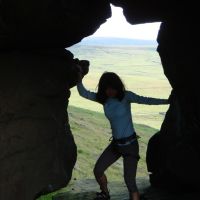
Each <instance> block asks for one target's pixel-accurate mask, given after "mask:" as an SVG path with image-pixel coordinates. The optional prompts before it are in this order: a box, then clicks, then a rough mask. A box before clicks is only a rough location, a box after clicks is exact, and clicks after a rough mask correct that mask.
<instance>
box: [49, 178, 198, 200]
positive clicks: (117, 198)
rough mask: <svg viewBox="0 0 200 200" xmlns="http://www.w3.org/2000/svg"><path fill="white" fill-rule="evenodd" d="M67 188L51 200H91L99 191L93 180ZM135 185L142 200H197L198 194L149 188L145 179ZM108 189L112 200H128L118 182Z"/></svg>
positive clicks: (111, 183)
mask: <svg viewBox="0 0 200 200" xmlns="http://www.w3.org/2000/svg"><path fill="white" fill-rule="evenodd" d="M74 182H75V183H74V184H73V185H71V186H69V188H68V191H66V192H61V193H58V194H57V195H55V196H54V197H53V198H52V200H82V199H84V200H91V199H93V198H94V197H95V193H96V191H99V188H98V186H97V183H96V182H95V181H94V180H84V181H74ZM137 184H138V187H139V191H140V193H141V195H142V196H143V197H145V199H144V200H188V199H192V200H194V199H199V198H198V194H197V193H194V192H185V193H177V192H175V191H168V190H164V189H157V188H154V187H151V186H150V183H149V181H148V179H147V178H141V177H140V178H138V179H137ZM109 189H110V194H111V199H112V200H129V195H128V191H127V189H126V186H125V185H124V184H123V183H120V182H110V183H109Z"/></svg>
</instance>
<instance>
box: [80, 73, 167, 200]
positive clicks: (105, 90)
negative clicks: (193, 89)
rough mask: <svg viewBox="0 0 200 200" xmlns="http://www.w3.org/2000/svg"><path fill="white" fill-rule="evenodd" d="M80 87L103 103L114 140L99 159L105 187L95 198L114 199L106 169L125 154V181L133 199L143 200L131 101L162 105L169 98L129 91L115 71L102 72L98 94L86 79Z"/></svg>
mask: <svg viewBox="0 0 200 200" xmlns="http://www.w3.org/2000/svg"><path fill="white" fill-rule="evenodd" d="M80 79H81V78H80ZM77 89H78V92H79V94H80V95H81V96H82V97H84V98H86V99H89V100H92V101H95V102H98V103H100V104H102V105H103V108H104V112H105V115H106V117H107V118H108V120H109V122H110V124H111V129H112V136H113V139H112V141H111V143H110V144H109V145H108V147H107V148H106V149H105V150H104V152H103V153H102V154H101V156H100V157H99V159H98V160H97V162H96V165H95V168H94V175H95V178H96V180H97V182H98V184H99V185H100V190H101V192H99V193H97V196H96V198H95V199H96V200H106V199H110V195H109V190H108V187H107V178H106V175H105V173H104V172H105V171H106V169H107V168H108V167H109V166H111V165H112V164H113V163H114V162H115V161H117V160H118V159H119V158H120V157H121V156H122V157H123V163H124V180H125V183H126V185H127V188H128V191H129V193H130V199H131V200H139V199H140V197H139V192H138V188H137V185H136V171H137V164H138V160H139V146H138V141H137V137H136V132H135V129H134V126H133V122H132V115H131V105H130V104H131V103H139V104H148V105H160V104H168V100H166V99H156V98H149V97H143V96H139V95H137V94H135V93H133V92H131V91H126V90H125V87H124V84H123V83H122V81H121V79H120V77H119V76H118V75H117V74H115V73H113V72H105V73H103V74H102V76H101V78H100V80H99V84H98V91H97V93H94V92H90V91H88V90H86V89H85V87H84V86H83V84H82V79H81V80H80V82H79V83H78V85H77Z"/></svg>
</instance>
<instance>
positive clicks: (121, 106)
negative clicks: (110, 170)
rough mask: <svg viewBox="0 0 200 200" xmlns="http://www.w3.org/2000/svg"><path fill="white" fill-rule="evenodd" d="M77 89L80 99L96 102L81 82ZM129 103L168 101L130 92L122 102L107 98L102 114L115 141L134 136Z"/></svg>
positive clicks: (156, 103)
mask: <svg viewBox="0 0 200 200" xmlns="http://www.w3.org/2000/svg"><path fill="white" fill-rule="evenodd" d="M77 89H78V92H79V94H80V95H81V96H82V97H84V98H86V99H89V100H92V101H97V100H96V93H95V92H90V91H89V90H87V89H85V87H84V86H83V84H82V82H80V83H78V85H77ZM131 103H139V104H148V105H160V104H168V100H166V99H157V98H150V97H143V96H139V95H137V94H135V93H133V92H131V91H126V92H125V96H124V98H123V99H122V101H119V100H118V99H116V98H108V99H107V101H106V102H105V104H104V105H103V107H104V113H105V115H106V117H107V118H108V120H109V122H110V124H111V129H112V135H113V138H115V139H122V138H125V137H129V136H131V135H132V134H135V130H134V126H133V122H132V115H131Z"/></svg>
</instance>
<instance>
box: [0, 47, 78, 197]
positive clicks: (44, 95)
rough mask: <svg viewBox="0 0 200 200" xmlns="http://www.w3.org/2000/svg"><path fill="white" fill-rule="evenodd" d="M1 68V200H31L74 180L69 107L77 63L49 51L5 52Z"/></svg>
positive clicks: (65, 55)
mask: <svg viewBox="0 0 200 200" xmlns="http://www.w3.org/2000/svg"><path fill="white" fill-rule="evenodd" d="M0 66H1V68H0V97H1V99H0V133H1V134H0V144H1V145H0V152H1V153H0V199H2V200H3V199H4V200H16V199H19V200H28V199H33V197H34V196H36V195H37V194H38V192H39V193H42V192H47V191H49V192H50V191H52V190H55V189H58V188H60V187H64V186H65V185H66V184H67V183H68V182H69V180H70V178H71V173H72V169H73V166H74V164H75V160H76V145H75V143H74V139H73V136H72V134H71V131H70V127H69V125H68V123H67V121H68V116H67V112H66V108H67V104H68V98H69V96H70V91H69V88H70V87H71V86H72V85H74V84H75V82H76V71H73V67H75V66H76V65H75V61H74V60H73V56H72V54H70V53H69V52H64V51H59V52H57V51H50V50H49V52H47V51H45V53H44V52H42V51H41V52H19V51H17V52H15V51H14V52H8V53H7V52H6V53H4V54H1V55H0ZM72 77H74V80H73V78H72Z"/></svg>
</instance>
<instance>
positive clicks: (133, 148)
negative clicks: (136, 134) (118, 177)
mask: <svg viewBox="0 0 200 200" xmlns="http://www.w3.org/2000/svg"><path fill="white" fill-rule="evenodd" d="M122 153H123V154H122V155H123V161H124V180H125V183H126V185H127V188H128V190H129V193H130V199H131V200H139V199H140V197H139V192H138V188H137V184H136V173H137V164H138V160H139V146H138V143H137V142H134V143H133V144H131V145H129V146H127V147H125V148H124V152H122Z"/></svg>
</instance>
